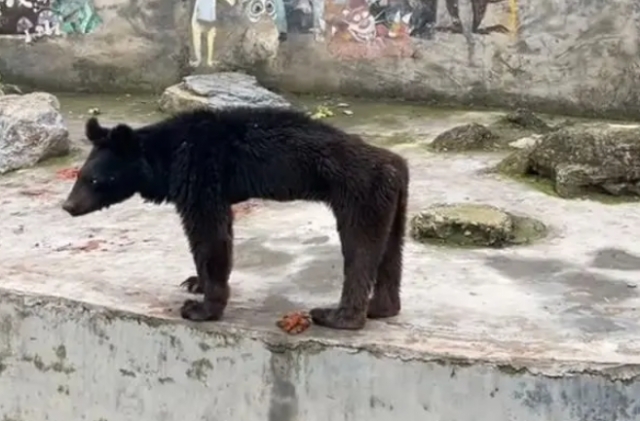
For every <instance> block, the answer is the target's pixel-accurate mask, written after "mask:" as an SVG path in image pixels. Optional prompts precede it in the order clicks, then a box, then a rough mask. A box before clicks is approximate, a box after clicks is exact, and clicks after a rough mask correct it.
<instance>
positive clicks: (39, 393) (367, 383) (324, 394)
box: [0, 290, 640, 421]
mask: <svg viewBox="0 0 640 421" xmlns="http://www.w3.org/2000/svg"><path fill="white" fill-rule="evenodd" d="M228 319H230V320H229V321H227V322H222V323H212V324H200V325H193V324H188V323H184V322H182V321H177V320H172V319H164V318H159V317H149V316H143V315H140V314H135V313H131V312H124V311H119V310H114V309H109V308H105V307H98V306H94V305H88V304H86V303H81V302H78V301H72V300H66V299H60V298H55V297H45V296H33V295H24V294H21V293H18V292H15V291H9V290H2V291H1V292H0V339H1V342H0V343H1V345H0V413H1V414H2V415H3V416H4V419H10V420H45V419H51V420H63V419H69V420H80V419H87V420H134V419H135V420H223V419H224V420H269V421H288V420H310V421H316V420H317V421H327V420H329V421H331V420H344V419H348V420H373V421H377V420H396V419H407V420H417V419H421V420H442V419H451V420H457V421H501V420H519V421H529V420H531V421H534V420H535V421H538V420H540V421H542V420H545V421H548V420H563V421H573V420H576V421H578V420H579V421H590V420H594V421H595V420H605V419H616V420H635V419H638V417H639V416H640V403H639V402H638V401H637V400H636V398H637V396H640V383H639V382H638V381H637V376H638V367H637V365H621V364H616V363H609V364H607V363H600V364H592V363H591V364H589V363H587V362H585V363H570V362H567V361H553V360H548V359H538V360H535V361H534V360H527V359H525V358H523V359H518V360H514V359H511V358H507V357H502V358H501V357H499V356H497V355H495V354H493V355H492V356H490V357H489V356H488V357H487V358H483V354H485V353H486V351H487V350H486V349H484V347H483V345H482V344H476V345H475V347H474V348H475V352H470V355H469V356H468V357H463V356H462V355H455V353H450V352H447V351H446V350H445V349H446V348H440V347H444V346H446V344H444V343H443V341H441V340H437V339H436V340H434V341H431V340H429V338H416V337H414V336H413V335H412V333H411V332H410V331H403V329H402V328H401V327H397V328H395V329H390V330H389V331H388V332H381V331H378V330H377V329H373V330H371V331H369V332H365V333H362V334H356V335H349V334H344V335H340V334H339V335H336V334H335V333H334V332H327V331H324V330H317V332H314V334H313V335H312V336H311V337H298V338H293V337H286V336H283V335H282V334H280V333H279V332H276V331H275V330H274V329H273V328H272V327H271V326H270V324H269V323H265V320H272V319H273V315H271V314H260V313H256V312H253V311H251V310H236V311H232V312H231V315H230V317H228ZM376 331H377V333H378V334H379V340H374V338H373V336H375V334H376ZM392 343H397V344H398V345H392ZM416 343H420V344H421V346H420V347H419V348H418V349H415V344H416ZM470 351H471V350H470ZM523 351H524V354H527V352H526V350H523Z"/></svg>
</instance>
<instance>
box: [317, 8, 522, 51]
mask: <svg viewBox="0 0 640 421" xmlns="http://www.w3.org/2000/svg"><path fill="white" fill-rule="evenodd" d="M470 2H471V14H472V16H471V19H470V21H471V22H470V25H469V28H468V30H469V32H470V33H472V34H476V35H489V34H509V33H512V32H515V31H516V27H517V21H514V20H513V17H514V16H515V17H516V18H517V4H516V3H515V0H470ZM499 3H503V4H507V6H506V7H507V8H508V9H511V10H510V11H509V12H508V13H507V14H506V15H505V13H504V10H505V7H504V6H503V5H501V4H499ZM442 6H444V9H445V12H446V13H442V11H441V10H439V9H440V8H441V7H442ZM492 7H494V8H495V9H494V10H493V11H492V12H493V13H492V17H494V18H495V17H496V16H497V18H498V19H497V22H491V23H488V24H486V23H485V20H486V17H487V16H488V13H487V12H488V11H489V9H490V8H492ZM325 8H326V12H325V21H326V23H327V26H328V28H329V37H330V41H329V44H328V48H329V51H330V52H331V53H333V54H334V55H337V56H340V57H341V58H346V59H347V58H352V59H371V58H376V57H412V56H413V55H414V53H415V50H416V48H425V47H426V45H425V43H424V42H416V41H429V40H433V39H434V37H436V36H437V34H438V33H449V34H450V36H455V35H453V34H457V35H458V36H460V35H463V33H464V32H465V31H464V30H463V24H462V22H463V20H462V19H461V17H460V7H459V0H326V6H325ZM504 16H507V17H508V18H509V21H508V22H505V23H501V21H502V20H503V17H504ZM494 20H495V19H494ZM427 45H428V44H427ZM426 48H428V47H426Z"/></svg>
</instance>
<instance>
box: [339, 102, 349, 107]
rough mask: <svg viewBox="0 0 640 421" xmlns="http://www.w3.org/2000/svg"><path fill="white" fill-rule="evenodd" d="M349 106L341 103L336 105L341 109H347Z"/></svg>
mask: <svg viewBox="0 0 640 421" xmlns="http://www.w3.org/2000/svg"><path fill="white" fill-rule="evenodd" d="M348 106H349V104H347V103H346V102H339V103H338V105H336V107H339V108H347V107H348Z"/></svg>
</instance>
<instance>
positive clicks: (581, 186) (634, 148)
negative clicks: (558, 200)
mask: <svg viewBox="0 0 640 421" xmlns="http://www.w3.org/2000/svg"><path fill="white" fill-rule="evenodd" d="M497 169H498V170H499V171H501V172H503V173H507V174H509V175H517V176H526V175H535V176H538V177H543V178H546V179H549V180H550V181H551V182H552V183H553V186H554V189H555V191H556V193H557V194H558V195H559V196H561V197H567V198H569V197H577V196H581V195H584V194H585V193H607V194H610V195H614V196H621V195H634V196H635V195H640V128H638V127H627V128H625V127H612V126H609V125H594V126H591V127H567V128H564V129H561V130H558V131H554V132H551V133H548V134H546V135H544V136H543V137H542V138H541V139H540V140H539V141H538V142H536V143H535V144H534V145H533V146H532V147H530V148H525V149H523V150H520V151H517V152H515V153H514V154H512V155H510V156H508V157H507V158H505V160H504V161H502V162H501V163H500V164H499V165H498V167H497Z"/></svg>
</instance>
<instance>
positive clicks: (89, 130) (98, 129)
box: [84, 117, 109, 144]
mask: <svg viewBox="0 0 640 421" xmlns="http://www.w3.org/2000/svg"><path fill="white" fill-rule="evenodd" d="M84 132H85V135H86V136H87V139H89V141H90V142H91V143H93V144H96V143H97V142H99V141H100V140H102V139H104V138H105V137H107V135H108V134H109V129H105V128H104V127H102V126H101V125H100V123H99V122H98V119H97V118H95V117H91V118H90V119H88V120H87V123H86V124H85V127H84Z"/></svg>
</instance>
